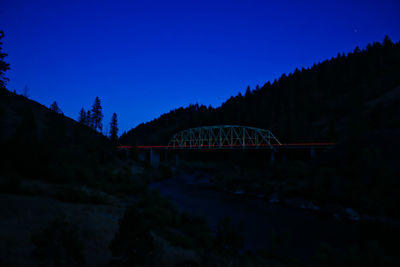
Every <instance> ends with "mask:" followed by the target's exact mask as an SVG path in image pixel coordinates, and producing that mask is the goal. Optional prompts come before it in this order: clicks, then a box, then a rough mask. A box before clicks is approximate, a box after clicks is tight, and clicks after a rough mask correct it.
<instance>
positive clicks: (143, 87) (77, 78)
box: [0, 0, 400, 133]
mask: <svg viewBox="0 0 400 267" xmlns="http://www.w3.org/2000/svg"><path fill="white" fill-rule="evenodd" d="M83 2H84V3H83ZM399 14H400V1H385V0H383V1H382V0H381V1H365V0H364V1H349V0H346V1H298V0H296V1H266V0H264V1H261V0H260V1H252V0H243V1H234V0H229V1H217V0H213V1H208V0H202V1H190V0H186V1H150V0H143V1H100V0H96V1H73V0H68V1H64V0H49V1H40V0H39V1H36V0H35V1H33V0H31V1H22V0H8V1H7V0H6V1H0V29H2V30H4V32H5V34H6V37H5V38H4V39H3V42H4V46H3V47H4V49H3V50H4V52H6V53H8V54H9V56H8V57H7V58H6V59H7V61H8V62H9V63H10V64H11V68H12V69H11V70H10V71H8V72H7V75H6V76H7V77H8V78H10V82H9V83H8V88H9V89H11V90H14V89H15V90H16V91H17V92H19V93H22V92H23V89H24V87H25V86H27V88H28V90H29V95H30V98H31V99H33V100H36V101H38V102H40V103H42V104H44V105H46V106H49V105H50V104H51V103H52V102H53V101H54V100H55V101H57V103H58V104H59V106H60V108H61V109H62V110H63V111H64V113H65V114H66V115H67V116H70V117H72V118H74V119H77V117H78V112H79V110H80V109H81V107H84V108H85V109H87V108H90V106H91V105H92V103H93V101H94V98H95V97H96V96H99V97H100V99H101V101H102V105H103V109H104V115H105V117H104V124H107V125H108V123H109V120H110V118H111V114H112V113H113V112H116V113H117V114H118V117H119V124H120V133H121V132H122V131H124V130H129V129H131V128H132V127H135V126H136V125H137V124H139V123H141V122H146V121H149V120H151V119H153V118H155V117H158V116H159V115H161V114H162V113H165V112H168V111H169V110H171V109H174V108H177V107H180V106H187V105H189V104H191V103H196V102H198V103H199V104H205V105H209V104H211V105H212V106H214V107H216V106H219V105H220V104H221V103H222V102H223V101H225V100H226V99H227V98H229V97H230V96H231V95H236V94H237V93H238V92H239V91H241V92H244V91H245V89H246V87H247V86H248V85H250V87H251V88H254V87H255V86H256V85H257V84H259V85H260V86H261V85H263V84H264V83H265V82H267V81H269V80H270V81H273V80H274V79H275V78H278V77H279V76H280V75H281V74H282V73H289V72H292V71H293V70H294V69H295V68H296V67H298V68H301V67H308V66H311V65H312V64H313V63H317V62H319V61H323V60H325V59H329V58H331V57H333V56H336V55H337V53H338V52H345V53H347V52H350V51H352V50H353V49H354V48H355V47H356V46H359V47H360V48H364V47H365V46H366V45H367V44H368V43H370V42H375V41H382V40H383V38H384V36H385V35H386V34H387V35H389V36H390V38H391V39H392V40H393V41H398V40H399V39H400V15H399Z"/></svg>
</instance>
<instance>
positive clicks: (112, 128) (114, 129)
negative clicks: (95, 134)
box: [110, 112, 118, 142]
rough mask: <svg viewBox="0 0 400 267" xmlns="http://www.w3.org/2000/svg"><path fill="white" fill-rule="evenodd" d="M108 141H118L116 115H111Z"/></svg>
mask: <svg viewBox="0 0 400 267" xmlns="http://www.w3.org/2000/svg"><path fill="white" fill-rule="evenodd" d="M110 139H111V141H113V142H115V141H117V139H118V121H117V113H115V112H114V113H113V115H112V117H111V122H110Z"/></svg>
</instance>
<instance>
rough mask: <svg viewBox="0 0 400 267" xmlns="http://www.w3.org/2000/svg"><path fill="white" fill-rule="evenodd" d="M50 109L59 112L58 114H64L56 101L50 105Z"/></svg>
mask: <svg viewBox="0 0 400 267" xmlns="http://www.w3.org/2000/svg"><path fill="white" fill-rule="evenodd" d="M50 110H52V111H54V112H55V113H58V114H63V112H62V111H61V109H60V108H59V107H58V104H57V102H56V101H54V102H53V104H51V105H50Z"/></svg>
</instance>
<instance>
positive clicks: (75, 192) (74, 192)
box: [53, 188, 108, 205]
mask: <svg viewBox="0 0 400 267" xmlns="http://www.w3.org/2000/svg"><path fill="white" fill-rule="evenodd" d="M53 197H54V198H55V199H57V200H60V201H63V202H70V203H89V204H96V205H104V204H108V199H107V197H106V196H104V195H101V194H99V193H88V192H85V191H83V190H79V189H75V188H67V189H65V190H63V191H60V192H58V193H55V194H53Z"/></svg>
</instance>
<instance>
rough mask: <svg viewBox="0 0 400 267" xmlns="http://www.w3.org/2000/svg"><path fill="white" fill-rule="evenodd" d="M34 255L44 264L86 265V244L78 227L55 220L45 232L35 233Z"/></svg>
mask: <svg viewBox="0 0 400 267" xmlns="http://www.w3.org/2000/svg"><path fill="white" fill-rule="evenodd" d="M31 240H32V243H33V244H34V246H35V247H34V250H33V257H34V258H35V259H36V260H37V261H39V262H40V264H41V265H42V266H61V267H62V266H84V265H85V263H86V260H85V257H84V253H83V251H84V245H83V243H82V241H81V240H80V238H79V234H78V227H77V226H75V225H73V224H70V223H68V222H66V221H64V220H55V221H54V222H53V223H52V224H50V225H49V226H48V227H47V228H46V229H44V231H43V232H41V233H39V234H36V235H33V236H32V238H31Z"/></svg>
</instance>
